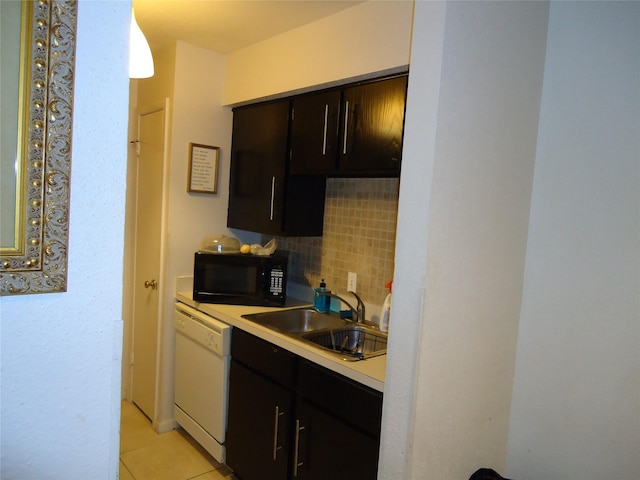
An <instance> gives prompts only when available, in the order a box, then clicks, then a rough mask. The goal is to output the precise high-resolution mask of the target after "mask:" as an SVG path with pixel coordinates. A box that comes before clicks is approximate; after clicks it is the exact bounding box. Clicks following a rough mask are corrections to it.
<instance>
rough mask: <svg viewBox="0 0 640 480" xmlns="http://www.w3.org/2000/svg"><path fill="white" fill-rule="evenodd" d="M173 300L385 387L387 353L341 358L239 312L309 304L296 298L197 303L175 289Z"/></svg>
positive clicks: (377, 387) (347, 374)
mask: <svg viewBox="0 0 640 480" xmlns="http://www.w3.org/2000/svg"><path fill="white" fill-rule="evenodd" d="M176 300H178V301H179V302H182V303H185V304H187V305H189V306H191V307H193V308H196V309H197V310H200V311H201V312H203V313H206V314H207V315H210V316H212V317H214V318H217V319H218V320H220V321H222V322H224V323H226V324H228V325H231V326H233V327H235V328H240V329H241V330H244V331H245V332H248V333H250V334H252V335H255V336H257V337H260V338H262V339H263V340H265V341H267V342H270V343H272V344H274V345H277V346H279V347H281V348H284V349H285V350H288V351H290V352H291V353H294V354H296V355H298V356H300V357H302V358H306V359H307V360H310V361H312V362H314V363H317V364H318V365H321V366H323V367H325V368H328V369H329V370H333V371H334V372H336V373H339V374H341V375H344V376H345V377H347V378H350V379H352V380H354V381H356V382H358V383H361V384H363V385H366V386H368V387H371V388H373V389H374V390H377V391H379V392H382V391H384V375H385V367H386V361H387V356H386V355H380V356H378V357H372V358H368V359H366V360H359V361H356V362H349V361H345V360H341V359H340V358H338V357H337V356H335V355H333V354H331V353H329V352H324V351H322V350H320V349H318V348H315V347H313V346H311V345H308V344H306V343H304V342H302V341H300V340H297V339H295V338H292V337H289V336H287V335H284V334H282V333H280V332H276V331H274V330H271V329H269V328H267V327H263V326H262V325H259V324H257V323H255V322H252V321H251V320H247V319H245V318H242V315H247V314H251V313H261V312H272V311H277V310H283V309H288V308H299V307H304V306H311V305H310V304H309V303H308V302H303V301H298V300H296V299H287V304H286V306H285V307H283V308H274V307H251V306H247V305H226V304H213V303H199V302H196V301H194V300H193V297H192V293H191V292H178V293H177V294H176Z"/></svg>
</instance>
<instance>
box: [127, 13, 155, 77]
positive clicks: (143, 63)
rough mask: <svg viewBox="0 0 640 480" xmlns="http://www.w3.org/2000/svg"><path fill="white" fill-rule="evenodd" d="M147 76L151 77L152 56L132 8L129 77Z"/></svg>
mask: <svg viewBox="0 0 640 480" xmlns="http://www.w3.org/2000/svg"><path fill="white" fill-rule="evenodd" d="M149 77H153V56H152V55H151V48H149V42H147V39H146V38H145V36H144V33H142V30H140V27H139V26H138V22H136V15H135V13H134V12H133V8H132V9H131V26H130V27H129V78H149Z"/></svg>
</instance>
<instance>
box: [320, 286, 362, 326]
mask: <svg viewBox="0 0 640 480" xmlns="http://www.w3.org/2000/svg"><path fill="white" fill-rule="evenodd" d="M348 293H350V294H352V295H353V296H354V297H356V301H357V302H358V303H357V307H356V308H353V306H352V305H351V304H350V303H349V302H347V301H346V300H345V299H344V298H342V297H341V296H339V295H336V294H335V293H331V292H320V295H324V296H326V297H331V298H337V299H338V300H340V301H341V302H344V303H345V304H346V305H347V307H349V309H350V310H351V311H352V312H353V315H354V318H353V320H354V322H356V323H364V319H365V317H364V302H363V301H362V299H361V298H360V296H359V295H358V294H357V293H356V292H352V291H351V290H349V292H348Z"/></svg>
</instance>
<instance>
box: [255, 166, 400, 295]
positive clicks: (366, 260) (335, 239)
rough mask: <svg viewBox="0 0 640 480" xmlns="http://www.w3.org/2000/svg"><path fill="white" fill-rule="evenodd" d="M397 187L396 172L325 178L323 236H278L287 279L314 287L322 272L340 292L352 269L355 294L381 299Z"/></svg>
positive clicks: (389, 272)
mask: <svg viewBox="0 0 640 480" xmlns="http://www.w3.org/2000/svg"><path fill="white" fill-rule="evenodd" d="M398 188H399V179H397V178H330V179H328V180H327V194H326V205H325V212H324V232H323V236H322V237H278V238H277V242H278V249H282V250H288V251H289V252H290V256H289V281H290V282H295V283H297V284H300V285H305V286H309V287H312V288H313V287H317V286H318V284H319V283H320V280H321V279H322V278H324V280H325V282H326V283H327V288H329V289H330V290H331V291H333V292H335V293H338V294H340V293H344V292H346V290H347V273H348V272H356V273H357V274H358V286H357V291H358V294H359V295H360V296H361V297H362V299H363V300H364V301H365V302H367V303H372V304H375V305H382V302H383V301H384V297H385V296H386V294H387V293H388V291H387V289H386V287H385V283H387V282H388V281H389V280H391V279H392V276H393V258H394V252H395V238H396V218H397V212H398ZM268 239H269V237H266V238H265V237H263V241H264V242H266V241H267V240H268ZM347 299H348V297H347Z"/></svg>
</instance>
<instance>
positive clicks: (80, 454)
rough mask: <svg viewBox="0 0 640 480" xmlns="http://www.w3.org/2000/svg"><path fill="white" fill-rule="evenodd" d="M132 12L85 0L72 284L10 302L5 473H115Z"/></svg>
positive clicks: (5, 314)
mask: <svg viewBox="0 0 640 480" xmlns="http://www.w3.org/2000/svg"><path fill="white" fill-rule="evenodd" d="M130 14H131V4H130V2H98V1H95V2H80V4H79V12H78V34H77V57H76V71H75V95H74V122H73V147H72V148H73V155H72V157H73V158H72V173H71V208H70V233H69V249H68V254H69V263H68V273H69V277H68V279H69V282H68V291H67V292H66V293H55V294H41V295H26V296H16V297H3V298H2V300H1V302H0V313H1V317H2V320H1V323H0V328H1V335H2V379H1V381H2V406H1V408H2V410H1V420H2V422H1V425H2V440H1V444H0V445H1V448H2V464H1V470H0V476H1V477H2V478H3V479H5V478H6V479H11V478H38V479H45V478H47V479H82V480H85V479H88V478H91V479H102V478H104V479H106V478H109V479H113V478H116V475H117V469H118V454H119V452H118V445H119V442H118V432H119V423H120V415H119V413H120V362H121V339H122V322H121V298H122V282H121V279H122V249H123V247H122V245H123V225H124V198H125V175H126V168H125V167H126V152H127V136H126V132H127V100H128V89H129V80H128V76H127V75H128V72H127V68H128V64H127V59H128V53H127V49H128V33H129V16H130ZM105 39H109V41H108V42H105Z"/></svg>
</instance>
